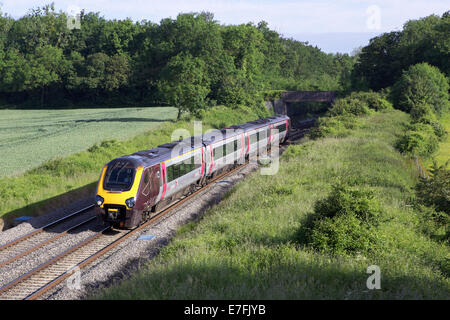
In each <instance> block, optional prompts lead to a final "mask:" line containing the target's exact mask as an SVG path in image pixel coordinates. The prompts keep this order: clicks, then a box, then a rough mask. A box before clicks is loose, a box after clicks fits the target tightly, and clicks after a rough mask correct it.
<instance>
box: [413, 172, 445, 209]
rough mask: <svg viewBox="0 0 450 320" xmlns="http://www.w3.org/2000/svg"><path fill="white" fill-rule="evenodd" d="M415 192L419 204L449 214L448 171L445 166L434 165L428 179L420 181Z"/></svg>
mask: <svg viewBox="0 0 450 320" xmlns="http://www.w3.org/2000/svg"><path fill="white" fill-rule="evenodd" d="M416 192H417V198H418V199H419V201H420V202H421V203H423V204H425V205H427V206H432V207H434V208H436V210H438V211H442V212H445V213H447V215H449V214H450V170H449V169H447V168H446V166H445V165H443V166H440V167H438V166H437V165H436V164H434V165H433V167H432V168H431V169H430V177H428V178H421V179H420V182H419V183H418V184H417V187H416Z"/></svg>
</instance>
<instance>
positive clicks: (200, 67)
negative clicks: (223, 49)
mask: <svg viewBox="0 0 450 320" xmlns="http://www.w3.org/2000/svg"><path fill="white" fill-rule="evenodd" d="M161 77H162V80H161V81H160V82H159V85H158V87H159V91H160V93H161V95H162V97H163V99H164V100H165V101H166V103H168V104H169V105H172V106H174V107H176V108H178V116H177V119H180V116H181V113H182V112H186V111H189V112H191V113H194V114H195V113H196V112H198V111H199V110H200V109H203V108H205V107H206V102H207V100H206V97H207V95H208V93H209V92H210V89H209V79H208V78H207V74H206V65H205V62H204V61H203V60H201V59H199V58H194V57H192V56H191V55H190V54H189V53H180V54H178V55H176V56H175V57H173V58H171V59H170V60H169V62H168V63H167V65H166V66H165V67H164V69H163V70H162V72H161Z"/></svg>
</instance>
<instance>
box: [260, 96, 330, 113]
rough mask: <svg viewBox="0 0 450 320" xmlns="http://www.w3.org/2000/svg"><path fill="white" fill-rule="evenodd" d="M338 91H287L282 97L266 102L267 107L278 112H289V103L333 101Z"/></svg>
mask: <svg viewBox="0 0 450 320" xmlns="http://www.w3.org/2000/svg"><path fill="white" fill-rule="evenodd" d="M335 98H336V91H285V92H283V93H282V94H281V99H278V100H272V101H267V102H266V107H267V108H268V109H269V110H270V109H273V110H274V112H275V113H278V114H286V115H287V114H288V104H289V103H293V102H303V101H317V102H329V103H333V102H334V99H335Z"/></svg>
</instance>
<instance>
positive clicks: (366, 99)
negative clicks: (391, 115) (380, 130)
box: [350, 91, 393, 111]
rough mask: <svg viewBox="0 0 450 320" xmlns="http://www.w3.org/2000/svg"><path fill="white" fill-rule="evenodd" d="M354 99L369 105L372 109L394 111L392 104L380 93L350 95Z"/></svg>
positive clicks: (370, 92)
mask: <svg viewBox="0 0 450 320" xmlns="http://www.w3.org/2000/svg"><path fill="white" fill-rule="evenodd" d="M350 98H352V99H358V100H359V101H361V102H363V103H365V104H367V106H368V107H369V108H370V109H373V110H376V111H380V110H388V109H392V108H393V107H392V104H391V103H390V102H389V101H387V100H386V99H385V98H384V97H383V95H382V94H380V93H378V92H373V91H369V92H364V91H361V92H353V93H352V94H351V95H350Z"/></svg>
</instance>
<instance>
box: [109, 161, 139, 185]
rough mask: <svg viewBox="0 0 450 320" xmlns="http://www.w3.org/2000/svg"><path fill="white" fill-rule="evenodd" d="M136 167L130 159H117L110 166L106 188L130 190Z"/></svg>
mask: <svg viewBox="0 0 450 320" xmlns="http://www.w3.org/2000/svg"><path fill="white" fill-rule="evenodd" d="M135 173H136V169H135V168H134V165H133V164H132V163H130V162H128V161H123V160H122V161H116V162H114V163H112V164H110V165H109V166H108V169H107V170H106V175H105V181H104V184H103V187H104V188H105V189H106V190H120V191H126V190H130V189H131V186H132V185H133V181H134V175H135Z"/></svg>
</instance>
